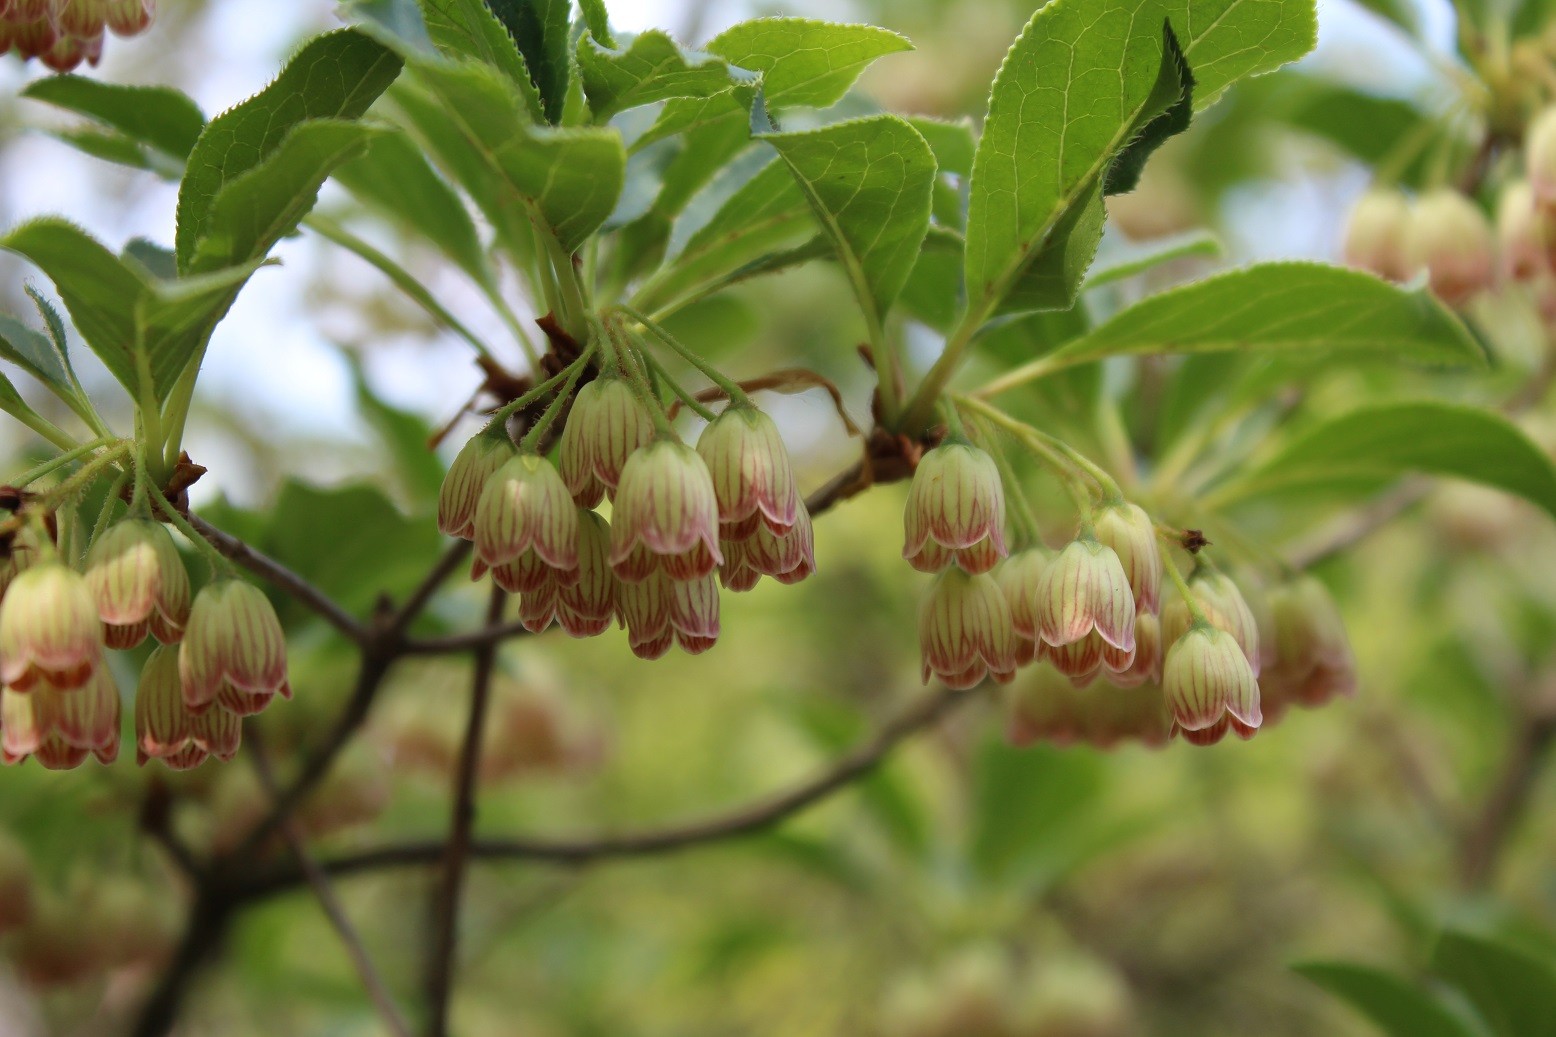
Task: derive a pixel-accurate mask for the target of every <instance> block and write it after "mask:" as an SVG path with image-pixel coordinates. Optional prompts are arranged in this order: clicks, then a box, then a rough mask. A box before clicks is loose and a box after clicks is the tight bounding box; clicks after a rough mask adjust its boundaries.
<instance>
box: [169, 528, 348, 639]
mask: <svg viewBox="0 0 1556 1037" xmlns="http://www.w3.org/2000/svg"><path fill="white" fill-rule="evenodd" d="M188 517H189V524H190V525H191V526H193V527H194V529H195V532H197V533H199V534H200V535H201V536H203V537H204V538H205V539H206V540H207V541H209V542H210V544H211V546H212V547H214V548H216V550H218V551H220V552H221V553H222V555H223V556H225V557H226V558H229V559H231V560H232V561H233V562H236V563H237V564H238V565H241V566H242V567H243V568H245V569H247V570H248V571H249V572H251V573H253V574H254V575H256V576H258V577H260V578H261V579H263V580H265V581H267V582H269V583H272V584H274V585H275V586H277V587H279V588H280V589H281V590H284V591H286V592H287V593H288V594H290V595H291V596H292V597H294V598H296V599H297V600H298V601H301V602H302V603H303V604H305V605H307V606H308V607H309V608H311V609H313V611H315V612H317V613H318V614H319V615H320V616H321V617H323V618H324V620H325V621H326V622H327V623H329V624H330V625H331V626H333V627H334V628H335V629H336V630H339V631H340V632H341V633H342V634H345V635H346V637H348V638H350V639H351V640H352V641H354V642H356V643H357V644H359V645H365V644H367V643H368V642H369V641H371V640H372V637H373V633H372V631H371V630H370V629H368V627H366V626H365V625H363V624H362V623H361V622H360V621H359V620H357V618H356V617H355V616H353V615H351V613H349V612H347V611H346V610H345V609H343V608H341V607H340V606H339V605H337V604H336V603H335V602H334V601H333V600H332V599H331V598H330V596H329V595H327V594H325V593H324V592H323V591H321V590H319V588H317V587H315V586H314V585H313V584H311V583H309V582H308V581H307V580H305V579H303V578H302V577H301V576H299V575H297V574H296V573H294V572H293V571H292V570H290V569H288V568H287V567H286V566H284V565H282V564H281V563H280V562H278V561H276V560H275V559H274V558H271V557H270V556H268V555H266V554H263V553H261V552H259V551H257V550H255V549H254V548H252V547H250V546H249V545H248V544H245V543H244V542H243V541H241V540H239V539H238V538H237V537H235V536H233V535H232V534H230V533H224V532H222V531H221V530H219V529H217V528H216V527H215V526H213V525H211V524H210V523H209V522H207V521H205V519H203V518H201V517H200V516H198V515H196V514H195V513H194V512H190V513H189V516H188Z"/></svg>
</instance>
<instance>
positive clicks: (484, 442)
mask: <svg viewBox="0 0 1556 1037" xmlns="http://www.w3.org/2000/svg"><path fill="white" fill-rule="evenodd" d="M514 453H515V451H514V449H513V443H512V442H511V441H510V440H509V439H508V433H507V432H506V431H504V430H503V429H495V430H485V431H482V432H481V433H479V434H478V435H476V436H473V437H472V438H471V439H470V441H469V442H468V443H466V444H465V445H464V446H463V447H461V448H460V451H459V454H458V456H456V457H455V458H454V463H453V464H452V465H450V466H449V469H448V474H447V475H446V476H444V477H443V485H442V486H441V487H440V488H439V489H438V529H439V530H440V531H441V532H442V533H443V535H444V536H451V537H459V538H460V539H461V540H474V539H475V514H476V507H477V505H479V504H480V502H481V491H482V490H484V489H486V484H487V482H488V481H490V480H491V478H492V476H494V475H496V474H497V471H498V469H500V468H502V466H503V465H504V464H506V463H507V462H508V461H509V460H510V459H511V458H512V457H513V455H514Z"/></svg>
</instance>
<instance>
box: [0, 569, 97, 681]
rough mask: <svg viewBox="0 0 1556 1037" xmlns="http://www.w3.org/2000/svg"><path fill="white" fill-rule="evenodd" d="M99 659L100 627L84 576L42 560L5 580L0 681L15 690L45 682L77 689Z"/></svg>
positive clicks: (0, 623)
mask: <svg viewBox="0 0 1556 1037" xmlns="http://www.w3.org/2000/svg"><path fill="white" fill-rule="evenodd" d="M102 658H103V629H102V626H101V624H100V623H99V622H98V618H97V606H96V604H95V603H94V602H93V600H92V590H91V588H90V587H89V586H88V585H87V581H86V579H85V578H84V577H82V576H81V575H80V574H79V573H76V572H74V571H72V570H71V569H69V568H67V567H66V566H64V565H62V564H60V563H59V562H45V563H42V564H40V565H36V566H33V567H31V568H29V569H27V570H26V571H24V572H22V573H21V574H20V575H19V576H17V577H16V579H15V580H13V581H11V586H10V587H9V588H8V589H7V590H6V595H5V602H4V603H3V604H0V683H3V684H6V685H8V686H9V687H10V688H11V689H13V690H15V691H20V692H25V691H27V690H28V689H29V688H31V687H33V686H34V685H35V684H39V683H41V682H45V681H46V682H48V683H49V684H52V685H53V686H55V687H57V688H66V689H68V688H79V687H81V686H82V685H84V684H86V683H87V681H88V680H89V679H90V678H91V677H92V674H93V673H94V672H96V671H97V669H98V668H99V667H100V666H101V664H102Z"/></svg>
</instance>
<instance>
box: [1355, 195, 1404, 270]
mask: <svg viewBox="0 0 1556 1037" xmlns="http://www.w3.org/2000/svg"><path fill="white" fill-rule="evenodd" d="M1409 226H1410V202H1409V201H1407V200H1406V198H1405V196H1404V195H1402V194H1400V193H1399V192H1398V191H1391V190H1381V189H1375V190H1372V191H1368V192H1367V193H1366V194H1364V195H1362V196H1361V198H1360V199H1359V200H1358V201H1357V202H1356V206H1355V208H1353V209H1352V210H1351V217H1350V219H1349V220H1348V221H1347V223H1346V225H1345V245H1344V255H1345V262H1346V263H1347V264H1348V265H1350V266H1354V267H1357V268H1358V269H1361V270H1367V271H1369V272H1371V273H1374V274H1377V275H1378V276H1379V277H1382V278H1384V279H1386V280H1389V281H1407V280H1409V279H1410V275H1411V273H1413V271H1412V270H1411V269H1410V263H1409V261H1408V260H1407V259H1406V257H1405V235H1406V232H1407V228H1408V227H1409Z"/></svg>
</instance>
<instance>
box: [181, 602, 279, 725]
mask: <svg viewBox="0 0 1556 1037" xmlns="http://www.w3.org/2000/svg"><path fill="white" fill-rule="evenodd" d="M178 678H179V684H180V685H181V686H182V688H183V693H184V705H186V706H187V707H189V710H190V711H191V712H194V713H203V712H205V710H207V709H208V708H210V706H211V704H212V703H216V704H218V705H220V706H221V708H223V709H225V710H227V711H228V712H230V713H236V714H238V715H239V716H249V715H251V714H254V713H258V712H260V711H261V710H263V709H264V708H265V707H266V706H267V705H269V704H270V699H271V697H272V696H274V695H276V694H279V695H280V696H281V697H282V698H291V697H292V689H291V687H290V685H288V684H287V680H286V635H285V634H284V633H282V631H281V621H280V620H279V619H278V618H276V610H275V608H274V607H273V606H272V605H271V604H270V599H269V598H267V597H265V595H264V593H263V592H262V591H260V590H259V588H257V587H253V586H250V585H249V584H247V583H244V582H243V581H242V580H236V579H221V580H217V581H216V582H214V583H210V584H207V585H206V586H205V587H204V588H202V589H201V591H200V593H199V594H198V595H197V596H196V597H195V602H194V608H193V609H192V610H191V611H190V613H189V626H188V628H187V629H186V630H185V631H184V641H183V643H182V644H181V645H180V646H179V651H178Z"/></svg>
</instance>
